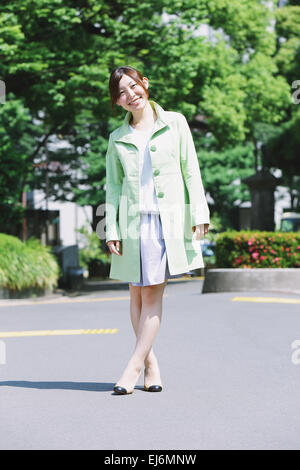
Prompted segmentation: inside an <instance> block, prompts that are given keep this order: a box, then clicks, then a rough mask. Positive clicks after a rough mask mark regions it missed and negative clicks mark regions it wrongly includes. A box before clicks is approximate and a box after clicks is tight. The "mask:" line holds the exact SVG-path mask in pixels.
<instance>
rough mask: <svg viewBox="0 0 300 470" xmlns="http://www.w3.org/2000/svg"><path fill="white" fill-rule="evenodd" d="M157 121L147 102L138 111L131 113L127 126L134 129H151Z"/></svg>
mask: <svg viewBox="0 0 300 470" xmlns="http://www.w3.org/2000/svg"><path fill="white" fill-rule="evenodd" d="M156 119H157V116H156V113H155V111H154V109H153V108H152V106H151V104H150V103H149V101H147V104H146V105H145V107H144V108H143V109H141V110H140V111H136V112H132V114H131V119H130V122H129V124H130V125H131V126H132V127H134V128H135V129H140V130H147V129H152V127H153V126H154V123H155V121H156Z"/></svg>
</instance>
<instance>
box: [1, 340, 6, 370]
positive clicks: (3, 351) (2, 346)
mask: <svg viewBox="0 0 300 470" xmlns="http://www.w3.org/2000/svg"><path fill="white" fill-rule="evenodd" d="M4 364H6V345H5V343H4V341H2V340H0V365H2V366H3V365H4Z"/></svg>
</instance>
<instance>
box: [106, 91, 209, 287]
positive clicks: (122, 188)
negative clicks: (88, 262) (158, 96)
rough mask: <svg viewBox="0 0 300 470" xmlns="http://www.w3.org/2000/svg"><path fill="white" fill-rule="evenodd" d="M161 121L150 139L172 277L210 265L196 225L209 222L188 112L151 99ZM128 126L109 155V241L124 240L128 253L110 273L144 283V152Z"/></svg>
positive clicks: (114, 260) (113, 139)
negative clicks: (141, 191)
mask: <svg viewBox="0 0 300 470" xmlns="http://www.w3.org/2000/svg"><path fill="white" fill-rule="evenodd" d="M149 103H150V105H151V106H152V108H153V109H154V110H155V112H156V115H157V120H156V122H155V126H154V129H153V132H152V135H151V139H150V142H149V148H150V156H151V162H152V169H153V178H154V187H155V191H156V196H157V200H158V206H159V212H160V218H161V223H162V229H163V234H164V239H165V245H166V251H167V257H168V263H169V270H170V274H171V275H175V274H181V273H185V272H188V271H190V270H192V269H196V268H201V267H204V263H203V257H202V252H201V245H200V240H196V239H195V233H193V230H192V227H193V226H195V225H198V224H204V223H207V224H208V223H209V208H208V205H207V201H206V198H205V193H204V188H203V184H202V179H201V173H200V168H199V164H198V159H197V154H196V150H195V146H194V142H193V138H192V134H191V131H190V128H189V126H188V123H187V120H186V118H185V116H184V115H183V114H181V113H179V112H175V111H165V110H164V109H163V108H162V107H161V106H160V105H159V104H158V103H156V102H154V101H152V100H149ZM130 117H131V112H129V111H128V112H127V113H126V116H125V118H124V121H123V124H122V125H121V126H120V127H118V128H117V129H115V130H114V131H113V132H112V133H111V134H110V136H109V142H108V148H107V153H106V207H105V208H106V242H108V241H109V240H120V241H121V246H122V256H118V255H115V254H112V255H111V268H110V274H109V277H110V278H112V279H119V280H122V281H127V282H139V281H140V240H139V235H140V233H139V227H140V214H139V188H140V174H139V153H138V147H137V145H136V143H135V137H134V134H132V133H131V132H130V129H129V120H130Z"/></svg>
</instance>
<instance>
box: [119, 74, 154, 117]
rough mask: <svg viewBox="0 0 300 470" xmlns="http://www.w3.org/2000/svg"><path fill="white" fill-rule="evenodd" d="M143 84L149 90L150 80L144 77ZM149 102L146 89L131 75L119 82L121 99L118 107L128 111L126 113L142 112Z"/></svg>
mask: <svg viewBox="0 0 300 470" xmlns="http://www.w3.org/2000/svg"><path fill="white" fill-rule="evenodd" d="M143 83H144V86H145V88H146V89H148V78H146V77H143ZM147 100H148V97H147V94H146V92H145V90H144V88H143V87H142V86H141V85H139V84H138V83H137V82H136V81H135V80H134V79H133V78H132V77H130V76H129V75H123V77H122V78H121V80H120V81H119V98H118V99H117V101H116V104H117V105H118V106H122V108H124V109H126V111H131V112H132V111H134V110H141V109H142V108H144V106H145V105H146V103H147Z"/></svg>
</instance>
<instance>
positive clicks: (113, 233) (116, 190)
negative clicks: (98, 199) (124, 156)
mask: <svg viewBox="0 0 300 470" xmlns="http://www.w3.org/2000/svg"><path fill="white" fill-rule="evenodd" d="M105 158H106V197H105V212H106V243H107V242H108V241H109V240H121V236H120V230H119V224H118V209H119V203H120V196H121V192H122V182H123V176H124V173H123V167H122V165H121V162H120V159H119V156H118V152H117V150H116V147H115V144H114V142H113V139H112V137H111V134H110V135H109V141H108V148H107V152H106V157H105Z"/></svg>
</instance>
